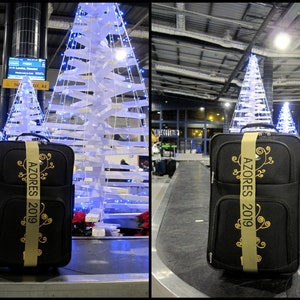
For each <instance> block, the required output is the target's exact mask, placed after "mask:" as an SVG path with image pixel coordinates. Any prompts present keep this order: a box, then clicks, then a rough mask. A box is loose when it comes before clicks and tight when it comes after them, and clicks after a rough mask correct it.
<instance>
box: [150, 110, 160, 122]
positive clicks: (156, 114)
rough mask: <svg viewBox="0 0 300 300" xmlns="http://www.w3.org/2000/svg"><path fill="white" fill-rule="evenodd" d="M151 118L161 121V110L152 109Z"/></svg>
mask: <svg viewBox="0 0 300 300" xmlns="http://www.w3.org/2000/svg"><path fill="white" fill-rule="evenodd" d="M151 119H152V120H155V121H159V120H160V111H159V110H155V111H151Z"/></svg>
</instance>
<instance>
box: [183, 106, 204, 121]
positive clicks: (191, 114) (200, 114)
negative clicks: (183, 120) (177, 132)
mask: <svg viewBox="0 0 300 300" xmlns="http://www.w3.org/2000/svg"><path fill="white" fill-rule="evenodd" d="M187 119H188V121H204V120H205V108H204V107H200V108H193V109H188V110H187Z"/></svg>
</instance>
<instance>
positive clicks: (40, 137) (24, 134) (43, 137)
mask: <svg viewBox="0 0 300 300" xmlns="http://www.w3.org/2000/svg"><path fill="white" fill-rule="evenodd" d="M22 136H33V137H37V138H39V139H40V140H46V141H47V142H48V143H49V142H50V140H49V139H48V138H47V137H45V136H43V135H40V134H37V133H33V132H28V133H27V132H23V133H21V134H19V135H18V136H17V137H16V141H17V140H18V139H19V137H22Z"/></svg>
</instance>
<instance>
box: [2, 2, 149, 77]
mask: <svg viewBox="0 0 300 300" xmlns="http://www.w3.org/2000/svg"><path fill="white" fill-rule="evenodd" d="M78 4H79V2H48V15H49V18H48V30H47V57H46V58H47V68H48V69H59V68H60V66H61V63H62V57H63V56H62V54H63V52H64V51H65V50H66V46H67V43H68V39H69V36H70V31H71V28H72V24H73V21H74V17H75V14H76V11H77V8H78ZM149 5H150V4H149V3H147V2H146V3H145V2H136V3H119V10H120V11H121V12H123V21H124V22H125V24H126V29H127V33H128V35H129V37H130V38H131V45H132V47H133V48H134V53H135V56H136V59H137V61H138V62H139V67H140V68H142V69H144V73H143V76H144V77H145V79H147V78H148V76H149V74H148V69H149ZM6 8H7V6H6V3H0V54H2V52H3V41H4V28H5V27H4V25H5V14H6ZM0 64H1V65H2V55H0Z"/></svg>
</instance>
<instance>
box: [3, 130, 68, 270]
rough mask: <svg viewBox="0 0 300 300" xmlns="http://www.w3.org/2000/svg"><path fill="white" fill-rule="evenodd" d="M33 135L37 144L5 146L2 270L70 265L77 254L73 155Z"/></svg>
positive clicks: (25, 143)
mask: <svg viewBox="0 0 300 300" xmlns="http://www.w3.org/2000/svg"><path fill="white" fill-rule="evenodd" d="M23 135H26V134H23ZM30 135H31V136H33V138H30V139H33V140H34V139H36V140H35V141H31V140H30V141H29V140H28V141H27V140H26V141H25V140H16V141H1V142H0V194H1V200H0V266H3V267H12V268H14V267H16V268H19V267H21V268H23V267H34V268H36V267H37V268H38V267H42V268H48V267H61V266H65V265H67V264H68V263H69V261H70V259H71V250H72V249H71V248H72V216H73V206H74V185H73V183H72V181H73V166H74V153H73V150H72V149H71V148H70V147H69V146H66V145H64V144H58V143H52V142H49V140H47V139H46V140H44V139H43V137H40V136H38V135H34V134H30ZM17 139H18V138H17ZM22 139H23V138H22ZM25 139H28V138H25ZM38 166H40V167H39V168H38Z"/></svg>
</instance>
